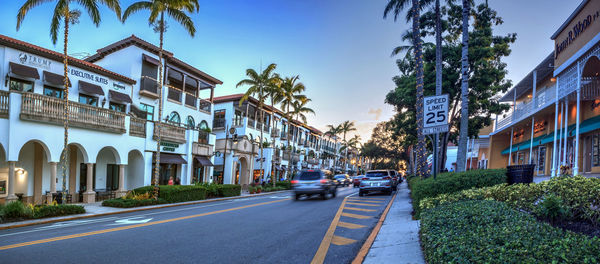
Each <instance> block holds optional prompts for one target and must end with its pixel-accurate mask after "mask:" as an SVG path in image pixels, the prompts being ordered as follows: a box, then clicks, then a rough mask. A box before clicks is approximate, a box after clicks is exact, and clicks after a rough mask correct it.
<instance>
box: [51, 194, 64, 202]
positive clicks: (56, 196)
mask: <svg viewBox="0 0 600 264" xmlns="http://www.w3.org/2000/svg"><path fill="white" fill-rule="evenodd" d="M52 200H54V201H56V203H57V204H62V192H57V193H53V194H52Z"/></svg>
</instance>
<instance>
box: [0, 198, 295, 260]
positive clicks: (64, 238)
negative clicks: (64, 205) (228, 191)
mask: <svg viewBox="0 0 600 264" xmlns="http://www.w3.org/2000/svg"><path fill="white" fill-rule="evenodd" d="M287 200H289V198H288V199H283V200H277V201H270V202H263V203H257V204H251V205H245V206H240V207H234V208H229V209H223V210H218V211H212V212H207V213H202V214H195V215H188V216H182V217H177V218H171V219H165V220H160V221H156V222H149V223H143V224H137V225H130V226H122V227H115V228H109V229H103V230H97V231H92V232H86V233H79V234H73V235H67V236H60V237H53V238H47V239H40V240H34V241H30V242H23V243H18V244H12V245H6V246H0V251H2V250H7V249H11V248H19V247H24V246H30V245H37V244H43V243H49V242H55V241H61V240H66V239H72V238H78V237H86V236H93V235H98V234H104V233H110V232H116V231H122V230H127V229H133V228H138V227H144V226H151V225H158V224H163V223H169V222H175V221H180V220H186V219H191V218H197V217H201V216H207V215H214V214H219V213H225V212H231V211H236V210H240V209H245V208H251V207H256V206H261V205H267V204H272V203H277V202H283V201H287Z"/></svg>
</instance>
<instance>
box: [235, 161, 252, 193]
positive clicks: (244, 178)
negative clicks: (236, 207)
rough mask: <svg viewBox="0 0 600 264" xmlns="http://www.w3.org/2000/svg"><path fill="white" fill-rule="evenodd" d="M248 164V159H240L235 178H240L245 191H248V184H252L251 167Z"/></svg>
mask: <svg viewBox="0 0 600 264" xmlns="http://www.w3.org/2000/svg"><path fill="white" fill-rule="evenodd" d="M248 163H249V162H248V159H247V158H246V157H239V159H238V166H237V171H236V173H235V177H236V178H237V177H239V184H240V185H242V189H243V190H247V189H248V184H250V166H249V165H248Z"/></svg>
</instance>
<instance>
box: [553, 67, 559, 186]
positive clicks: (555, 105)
mask: <svg viewBox="0 0 600 264" xmlns="http://www.w3.org/2000/svg"><path fill="white" fill-rule="evenodd" d="M559 80H560V79H559V78H556V88H555V95H554V98H555V99H556V102H555V103H554V141H553V142H552V175H551V176H552V177H555V176H556V161H557V159H556V155H557V154H556V153H557V152H556V151H557V149H556V147H557V146H556V137H557V136H558V130H557V126H558V124H557V123H558V99H557V98H558V82H559Z"/></svg>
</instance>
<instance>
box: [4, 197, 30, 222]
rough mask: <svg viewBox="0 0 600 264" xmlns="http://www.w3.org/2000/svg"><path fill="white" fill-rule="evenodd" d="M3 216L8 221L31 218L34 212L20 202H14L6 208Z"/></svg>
mask: <svg viewBox="0 0 600 264" xmlns="http://www.w3.org/2000/svg"><path fill="white" fill-rule="evenodd" d="M3 211H4V212H3V215H4V217H6V219H10V218H31V217H32V216H33V212H32V211H31V210H30V209H29V208H27V206H26V205H25V204H23V203H22V202H20V201H13V202H10V203H8V204H6V205H5V206H4V209H3Z"/></svg>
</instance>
